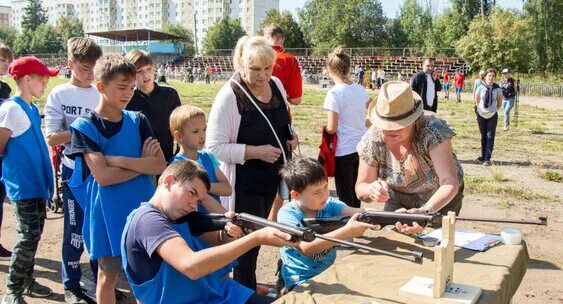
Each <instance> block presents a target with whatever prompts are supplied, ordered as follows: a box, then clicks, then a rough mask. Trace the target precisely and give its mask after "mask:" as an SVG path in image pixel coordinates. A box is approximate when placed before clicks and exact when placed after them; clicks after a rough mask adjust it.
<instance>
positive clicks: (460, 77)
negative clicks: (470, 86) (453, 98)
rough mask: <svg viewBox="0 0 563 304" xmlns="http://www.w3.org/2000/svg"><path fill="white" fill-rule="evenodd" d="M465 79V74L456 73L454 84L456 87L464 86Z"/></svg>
mask: <svg viewBox="0 0 563 304" xmlns="http://www.w3.org/2000/svg"><path fill="white" fill-rule="evenodd" d="M463 80H465V76H463V74H462V73H456V74H455V76H454V85H455V87H456V88H461V87H463Z"/></svg>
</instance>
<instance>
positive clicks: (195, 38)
mask: <svg viewBox="0 0 563 304" xmlns="http://www.w3.org/2000/svg"><path fill="white" fill-rule="evenodd" d="M188 5H189V6H191V7H192V9H193V10H194V49H195V56H197V25H196V24H197V20H196V16H197V10H196V8H195V6H194V5H193V4H191V3H189V2H188Z"/></svg>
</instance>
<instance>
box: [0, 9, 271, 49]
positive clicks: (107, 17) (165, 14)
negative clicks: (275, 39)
mask: <svg viewBox="0 0 563 304" xmlns="http://www.w3.org/2000/svg"><path fill="white" fill-rule="evenodd" d="M11 4H12V18H11V21H12V22H11V24H12V25H13V26H15V27H16V29H17V30H18V31H19V30H21V20H22V16H23V13H24V8H25V7H26V6H27V1H26V0H12V1H11ZM42 4H43V7H44V8H45V9H46V10H47V16H48V19H49V21H48V22H49V23H50V24H52V25H56V22H57V20H58V19H59V18H60V17H62V16H69V17H76V18H78V19H80V20H81V21H82V24H83V26H84V31H85V32H86V33H93V32H101V31H112V30H124V29H151V30H160V29H162V27H163V26H164V25H166V24H181V25H182V26H184V27H186V28H188V29H190V30H192V31H194V30H195V33H196V38H197V43H198V48H199V49H201V44H202V42H203V39H204V37H205V35H206V33H207V30H208V29H209V27H210V26H211V25H213V24H215V23H216V22H218V21H220V20H221V19H222V18H224V17H227V16H228V17H230V18H231V19H238V20H239V21H240V23H241V26H242V27H243V28H244V30H245V31H246V32H247V33H248V34H249V35H254V34H256V33H257V32H258V30H259V29H260V24H261V22H262V20H263V19H264V17H265V16H266V11H268V10H269V9H279V0H93V1H92V0H43V3H42Z"/></svg>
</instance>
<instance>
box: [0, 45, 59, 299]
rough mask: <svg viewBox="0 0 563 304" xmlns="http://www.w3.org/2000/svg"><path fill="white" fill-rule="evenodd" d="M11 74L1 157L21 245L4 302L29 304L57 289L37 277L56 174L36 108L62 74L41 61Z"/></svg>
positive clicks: (0, 120)
mask: <svg viewBox="0 0 563 304" xmlns="http://www.w3.org/2000/svg"><path fill="white" fill-rule="evenodd" d="M8 73H9V74H10V75H12V77H13V78H14V80H15V81H16V88H17V89H16V94H15V95H14V96H13V97H12V98H10V99H8V100H6V101H4V102H3V103H2V106H0V154H2V155H3V159H2V178H3V180H4V184H5V186H6V192H7V195H8V198H9V199H10V201H12V203H13V204H14V213H15V216H16V231H17V234H18V241H17V243H16V245H15V246H14V252H13V254H12V259H11V261H10V268H9V270H8V277H7V278H6V296H5V297H4V299H3V300H2V303H6V304H11V303H25V300H24V299H23V295H24V294H25V295H30V296H35V297H48V296H50V295H51V294H52V292H51V289H49V288H48V287H46V286H43V285H41V284H39V283H37V282H36V281H35V279H34V278H33V276H32V275H33V266H34V264H35V263H34V262H35V254H36V253H37V247H38V245H39V240H40V239H41V233H42V232H43V226H44V224H45V216H46V205H45V204H46V201H47V200H48V199H50V198H51V196H52V195H53V169H52V167H51V160H50V159H49V151H48V150H47V145H46V144H45V139H44V138H43V133H42V132H41V116H40V115H39V110H38V109H37V107H36V106H35V104H33V103H32V98H33V97H35V98H40V97H41V96H42V95H43V93H44V92H45V89H46V88H47V83H48V82H49V77H54V76H57V75H58V74H59V70H57V69H51V68H48V67H47V66H46V65H45V64H44V63H43V62H41V61H40V60H39V59H37V58H35V57H31V56H29V57H22V58H19V59H18V60H16V61H14V62H13V63H12V64H11V65H10V67H9V68H8Z"/></svg>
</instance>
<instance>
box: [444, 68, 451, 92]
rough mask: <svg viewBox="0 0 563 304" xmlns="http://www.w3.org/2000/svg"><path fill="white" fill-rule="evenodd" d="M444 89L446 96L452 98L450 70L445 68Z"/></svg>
mask: <svg viewBox="0 0 563 304" xmlns="http://www.w3.org/2000/svg"><path fill="white" fill-rule="evenodd" d="M442 90H444V98H445V99H450V72H448V69H444V72H443V73H442Z"/></svg>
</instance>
